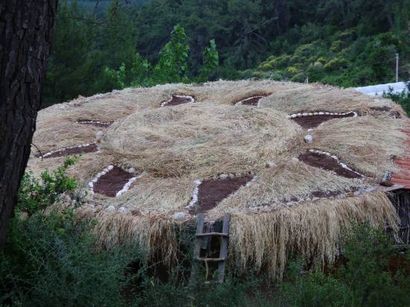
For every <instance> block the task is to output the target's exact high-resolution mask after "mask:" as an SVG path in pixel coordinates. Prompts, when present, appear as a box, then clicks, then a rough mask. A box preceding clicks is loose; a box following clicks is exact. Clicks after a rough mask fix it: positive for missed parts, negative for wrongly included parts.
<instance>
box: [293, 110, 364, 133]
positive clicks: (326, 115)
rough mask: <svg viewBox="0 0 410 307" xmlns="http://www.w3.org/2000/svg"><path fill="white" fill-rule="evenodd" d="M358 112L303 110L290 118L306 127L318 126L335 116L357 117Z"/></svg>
mask: <svg viewBox="0 0 410 307" xmlns="http://www.w3.org/2000/svg"><path fill="white" fill-rule="evenodd" d="M355 116H357V113H356V112H347V113H331V112H303V113H298V114H293V115H290V119H292V120H294V121H295V122H297V123H298V124H299V125H300V126H302V127H303V128H305V129H311V128H316V127H317V126H319V125H320V124H321V123H323V122H325V121H328V120H331V119H335V118H345V117H355Z"/></svg>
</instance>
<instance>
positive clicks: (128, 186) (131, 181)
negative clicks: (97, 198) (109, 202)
mask: <svg viewBox="0 0 410 307" xmlns="http://www.w3.org/2000/svg"><path fill="white" fill-rule="evenodd" d="M141 176H142V174H141V175H139V176H134V177H131V178H130V180H128V182H127V183H126V184H125V185H124V187H123V188H122V189H121V190H119V191H118V192H117V194H116V195H115V197H119V196H121V195H122V194H124V193H125V192H127V191H128V190H129V189H130V187H131V185H132V184H133V183H134V181H135V180H137V179H139V178H141Z"/></svg>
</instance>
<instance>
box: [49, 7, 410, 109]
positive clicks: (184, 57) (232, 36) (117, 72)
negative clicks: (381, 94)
mask: <svg viewBox="0 0 410 307" xmlns="http://www.w3.org/2000/svg"><path fill="white" fill-rule="evenodd" d="M96 3H97V1H80V2H77V1H70V2H64V1H62V2H61V3H60V8H59V12H58V20H57V31H56V35H55V43H54V50H53V54H52V57H51V60H50V63H49V70H48V75H47V84H46V90H45V97H46V103H47V104H50V103H55V102H60V101H63V100H67V99H71V98H73V97H76V96H78V95H91V94H94V93H97V92H104V91H108V90H111V89H113V88H122V87H125V86H132V85H134V86H141V85H142V86H148V85H153V84H159V83H165V82H200V81H206V80H213V79H217V78H224V79H239V78H251V77H252V78H269V79H275V80H293V81H302V82H303V81H307V80H308V81H309V82H315V81H319V82H324V83H329V84H335V85H340V86H345V87H348V86H358V85H367V84H373V83H380V82H389V81H394V68H395V55H396V53H399V55H400V78H401V79H402V80H406V79H409V75H410V24H409V16H410V0H392V1H384V0H375V1H365V0H354V1H347V0H331V1H330V0H313V1H301V0H291V1H285V0H276V1H268V0H252V1H250V0H205V1H195V0H184V1H175V0H146V1H121V0H113V1H100V2H99V3H98V5H97V6H96ZM171 32H172V34H171Z"/></svg>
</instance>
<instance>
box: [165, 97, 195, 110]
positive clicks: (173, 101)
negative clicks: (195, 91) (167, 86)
mask: <svg viewBox="0 0 410 307" xmlns="http://www.w3.org/2000/svg"><path fill="white" fill-rule="evenodd" d="M186 96H188V95H186ZM190 98H193V99H194V100H195V98H194V97H192V96H188V97H181V96H180V95H172V99H171V101H168V102H167V103H166V104H164V107H170V106H177V105H179V104H184V103H189V102H191V99H190Z"/></svg>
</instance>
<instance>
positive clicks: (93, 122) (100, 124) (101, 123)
mask: <svg viewBox="0 0 410 307" xmlns="http://www.w3.org/2000/svg"><path fill="white" fill-rule="evenodd" d="M113 122H114V121H112V120H111V121H102V120H95V119H79V120H78V121H77V123H79V124H81V125H90V126H95V127H101V128H107V127H109V126H111V125H112V123H113Z"/></svg>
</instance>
